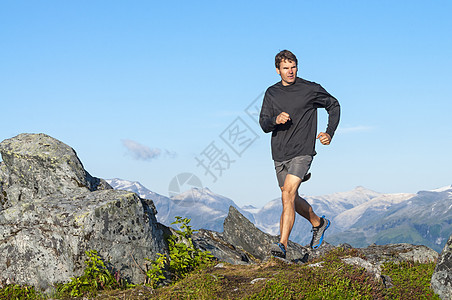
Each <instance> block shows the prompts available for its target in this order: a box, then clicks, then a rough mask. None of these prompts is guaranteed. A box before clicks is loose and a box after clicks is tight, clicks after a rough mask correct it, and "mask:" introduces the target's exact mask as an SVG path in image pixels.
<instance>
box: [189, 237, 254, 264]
mask: <svg viewBox="0 0 452 300" xmlns="http://www.w3.org/2000/svg"><path fill="white" fill-rule="evenodd" d="M192 239H193V243H194V245H195V247H196V248H199V249H201V250H203V251H209V252H210V253H211V254H212V255H213V256H214V257H215V258H216V259H217V260H218V261H222V262H227V263H230V264H233V265H243V264H249V263H253V262H256V261H255V259H254V257H252V256H251V255H250V254H249V253H246V251H244V250H242V249H239V248H237V247H235V246H234V245H232V244H230V243H228V242H226V241H225V240H224V238H223V235H222V234H221V233H218V232H215V231H211V230H206V229H200V230H198V231H197V232H195V233H194V234H193V237H192Z"/></svg>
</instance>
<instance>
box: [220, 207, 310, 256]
mask: <svg viewBox="0 0 452 300" xmlns="http://www.w3.org/2000/svg"><path fill="white" fill-rule="evenodd" d="M223 238H224V240H225V241H226V242H228V243H230V244H232V245H234V246H235V247H236V248H240V249H243V250H244V251H245V252H247V253H249V254H251V256H253V257H255V258H257V259H259V260H261V261H262V260H265V259H267V258H268V257H269V256H270V253H269V248H270V246H271V244H273V243H276V242H279V237H277V236H273V235H270V234H268V233H265V232H263V231H261V230H260V229H258V228H257V227H256V226H255V225H254V224H253V223H251V221H249V220H248V219H247V218H245V217H244V216H243V215H242V214H241V213H240V212H239V211H238V210H237V209H236V208H235V207H233V206H231V207H229V214H228V216H227V217H226V219H225V220H224V223H223ZM309 254H310V250H308V249H307V248H305V247H302V246H301V245H299V244H297V243H294V242H292V241H289V244H288V249H287V259H288V260H292V261H297V262H298V261H303V262H304V261H307V258H308V256H309Z"/></svg>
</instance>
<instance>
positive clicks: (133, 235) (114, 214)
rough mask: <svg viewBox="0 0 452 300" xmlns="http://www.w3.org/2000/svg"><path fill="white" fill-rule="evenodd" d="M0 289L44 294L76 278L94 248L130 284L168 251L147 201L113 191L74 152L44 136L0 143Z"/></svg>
mask: <svg viewBox="0 0 452 300" xmlns="http://www.w3.org/2000/svg"><path fill="white" fill-rule="evenodd" d="M0 152H1V155H2V158H3V161H2V162H0V253H1V255H0V284H1V283H3V284H5V283H18V284H27V285H33V286H35V287H38V288H40V289H44V290H48V289H49V288H52V286H53V284H54V283H57V282H67V281H69V280H70V278H71V277H74V276H79V275H81V274H82V271H83V269H84V267H85V265H84V261H85V260H86V258H87V257H86V255H85V251H87V250H97V251H98V253H99V255H100V256H101V257H103V258H104V259H105V260H109V261H110V263H111V265H112V266H114V267H115V268H116V270H117V271H119V272H120V274H121V276H122V277H125V278H127V279H129V280H130V281H131V282H133V283H142V282H143V281H144V278H145V274H144V272H143V270H142V269H141V266H143V264H144V261H145V260H144V258H151V259H152V258H155V256H156V253H157V252H160V253H164V252H166V251H167V249H166V247H167V246H166V244H165V242H164V238H163V230H162V228H161V225H160V224H159V223H157V221H156V218H155V214H156V210H155V207H154V204H153V202H152V201H151V200H146V199H141V198H139V197H138V196H137V195H136V194H135V193H131V192H127V191H116V190H112V189H111V187H110V186H109V185H108V184H107V183H106V182H105V181H104V180H102V179H99V178H95V177H93V176H91V175H90V174H89V173H88V172H87V171H85V169H84V168H83V165H82V163H81V162H80V160H79V158H78V157H77V155H76V153H75V151H74V150H73V149H72V148H71V147H69V146H68V145H66V144H64V143H62V142H60V141H58V140H56V139H54V138H52V137H50V136H47V135H45V134H21V135H18V136H16V137H14V138H11V139H8V140H5V141H3V142H2V143H0Z"/></svg>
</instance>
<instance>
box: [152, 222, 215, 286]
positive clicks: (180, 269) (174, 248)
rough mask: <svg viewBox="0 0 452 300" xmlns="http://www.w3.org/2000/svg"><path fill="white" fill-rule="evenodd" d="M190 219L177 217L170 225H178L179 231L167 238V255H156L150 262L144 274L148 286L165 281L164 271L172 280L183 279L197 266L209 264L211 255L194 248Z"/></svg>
mask: <svg viewBox="0 0 452 300" xmlns="http://www.w3.org/2000/svg"><path fill="white" fill-rule="evenodd" d="M190 221H191V219H188V218H182V217H179V216H177V217H176V221H174V222H173V223H171V224H172V225H179V227H180V229H177V230H176V234H175V235H171V236H169V237H168V238H167V242H168V248H169V255H168V256H166V255H164V254H160V253H158V256H159V257H158V258H157V259H156V260H154V261H152V260H149V259H148V260H149V261H150V262H151V267H150V269H149V270H148V271H147V272H146V275H147V277H148V278H149V281H148V285H150V286H152V287H154V288H155V287H157V286H158V284H159V283H160V282H161V281H163V280H165V279H167V278H166V277H165V275H164V274H165V270H167V271H168V273H169V276H171V277H172V279H174V280H179V279H182V278H184V277H185V276H186V275H187V274H188V273H190V272H191V271H193V270H194V269H196V268H197V267H199V266H202V265H205V264H207V263H209V262H210V261H211V260H212V258H213V255H211V254H210V252H208V251H202V250H200V249H197V248H195V246H194V244H193V240H192V238H191V236H192V234H193V233H194V232H196V230H194V229H192V228H191V226H190V225H189V223H190Z"/></svg>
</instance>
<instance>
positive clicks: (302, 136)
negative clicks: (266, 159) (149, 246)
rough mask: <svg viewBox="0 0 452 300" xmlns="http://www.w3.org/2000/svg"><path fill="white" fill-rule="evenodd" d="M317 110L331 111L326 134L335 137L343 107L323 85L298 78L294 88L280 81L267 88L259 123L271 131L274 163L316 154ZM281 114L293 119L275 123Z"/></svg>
mask: <svg viewBox="0 0 452 300" xmlns="http://www.w3.org/2000/svg"><path fill="white" fill-rule="evenodd" d="M317 108H325V109H326V111H327V112H328V126H327V129H326V133H328V134H329V135H330V136H331V138H332V137H333V135H334V132H335V131H336V128H337V126H338V124H339V118H340V106H339V102H338V101H337V100H336V98H334V97H333V96H331V95H330V94H329V93H328V92H327V91H325V89H324V88H323V87H322V86H321V85H320V84H317V83H315V82H310V81H307V80H304V79H302V78H299V77H297V79H296V80H295V82H294V83H293V84H291V85H288V86H284V85H283V84H282V83H281V82H278V83H276V84H274V85H272V86H271V87H269V88H268V89H267V91H266V92H265V96H264V101H263V103H262V109H261V113H260V117H259V123H260V125H261V127H262V129H263V130H264V132H266V133H267V132H272V138H271V147H272V156H273V160H275V161H284V160H288V159H291V158H294V157H296V156H300V155H315V154H316V152H315V140H316V135H317ZM282 112H286V113H288V114H289V117H290V120H289V121H288V122H286V123H285V124H276V117H277V116H278V115H279V114H280V113H282Z"/></svg>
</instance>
